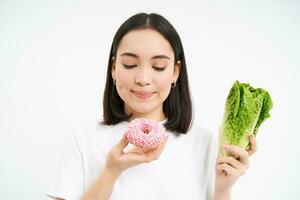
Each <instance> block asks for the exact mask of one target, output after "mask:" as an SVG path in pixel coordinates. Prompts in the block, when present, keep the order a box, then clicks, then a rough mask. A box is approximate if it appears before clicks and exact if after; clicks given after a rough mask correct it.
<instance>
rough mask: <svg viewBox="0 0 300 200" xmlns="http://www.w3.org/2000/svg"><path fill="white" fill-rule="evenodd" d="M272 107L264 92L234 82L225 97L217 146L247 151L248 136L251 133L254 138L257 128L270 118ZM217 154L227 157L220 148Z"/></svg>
mask: <svg viewBox="0 0 300 200" xmlns="http://www.w3.org/2000/svg"><path fill="white" fill-rule="evenodd" d="M272 105H273V103H272V99H271V96H270V95H269V93H268V92H267V91H266V90H264V89H262V88H256V89H255V88H253V87H251V86H250V85H249V84H247V83H239V82H238V81H236V82H235V83H234V84H233V86H232V88H231V89H230V92H229V94H228V96H227V100H226V104H225V110H224V115H223V121H222V124H221V126H220V128H219V145H221V144H233V145H238V146H240V147H241V148H243V149H247V148H248V145H249V140H248V136H249V135H250V134H251V133H253V134H254V136H256V134H257V131H258V128H259V126H260V125H261V124H262V123H263V122H264V121H265V120H266V119H267V118H269V117H270V114H269V111H270V109H271V108H272ZM219 147H220V146H219ZM219 154H221V155H227V154H226V153H225V152H224V151H223V150H222V148H219Z"/></svg>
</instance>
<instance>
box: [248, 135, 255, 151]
mask: <svg viewBox="0 0 300 200" xmlns="http://www.w3.org/2000/svg"><path fill="white" fill-rule="evenodd" d="M249 142H250V145H249V146H250V148H249V149H248V154H249V156H251V155H252V154H254V153H255V152H256V151H257V142H256V139H255V137H254V135H253V134H251V135H250V136H249Z"/></svg>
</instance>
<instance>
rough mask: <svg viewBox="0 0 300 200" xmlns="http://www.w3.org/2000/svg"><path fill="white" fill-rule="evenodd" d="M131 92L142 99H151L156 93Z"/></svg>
mask: <svg viewBox="0 0 300 200" xmlns="http://www.w3.org/2000/svg"><path fill="white" fill-rule="evenodd" d="M131 92H132V93H133V94H134V95H135V96H137V97H138V98H140V99H147V98H150V97H151V96H152V95H153V94H154V93H155V92H137V91H133V90H131Z"/></svg>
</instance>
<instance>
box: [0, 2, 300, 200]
mask: <svg viewBox="0 0 300 200" xmlns="http://www.w3.org/2000/svg"><path fill="white" fill-rule="evenodd" d="M299 10H300V4H299V1H281V2H279V1H276V2H275V1H265V0H261V1H235V2H233V1H210V2H206V1H197V2H194V3H193V2H190V1H184V2H182V3H176V2H175V1H141V0H136V1H126V2H125V1H110V3H103V2H100V1H51V0H49V1H34V0H28V1H3V0H1V1H0V137H1V138H0V162H1V163H0V169H1V170H0V199H9V200H14V199H30V200H33V199H46V197H45V193H46V190H47V187H48V184H49V181H50V180H51V177H52V176H53V175H54V169H55V168H56V167H57V164H58V159H59V155H60V152H61V150H62V148H63V144H64V140H65V139H66V137H67V136H68V135H69V134H70V133H71V128H72V127H73V125H75V124H78V123H83V121H86V120H87V121H89V120H95V119H98V118H100V116H101V113H102V93H103V89H104V82H105V73H106V68H107V63H108V55H109V50H110V45H111V43H112V39H113V36H114V34H115V32H116V30H117V29H118V27H119V26H120V25H121V23H123V21H125V20H126V19H127V18H128V17H130V16H131V15H133V14H136V13H138V12H148V13H150V12H156V13H159V14H162V15H163V16H165V17H166V18H167V19H168V20H169V21H170V22H171V23H172V24H173V25H174V27H175V28H176V29H177V31H178V33H179V34H180V37H181V39H182V42H183V46H184V50H185V55H186V62H187V67H188V73H189V78H190V87H191V92H192V95H193V101H194V106H195V123H198V124H200V125H202V126H204V127H206V128H209V129H211V130H212V131H214V133H215V134H217V129H218V126H219V124H220V122H221V119H222V115H223V109H224V103H225V99H226V96H227V94H228V91H229V89H230V87H231V85H232V84H233V82H234V81H235V80H239V81H241V82H248V83H251V85H252V86H254V87H263V88H265V89H267V90H268V91H269V92H270V94H271V96H272V98H273V101H274V108H273V109H272V111H271V118H270V119H268V120H267V121H266V122H265V123H264V124H263V125H262V126H261V128H260V130H259V133H258V136H257V140H258V151H257V152H256V153H255V154H254V155H253V156H252V157H251V160H250V168H249V170H248V171H247V173H246V174H245V175H244V176H243V177H242V178H241V179H240V180H239V181H238V182H237V184H236V185H235V186H234V190H233V199H235V200H240V199H243V200H250V199H256V200H269V199H270V200H282V199H288V200H294V199H295V200H296V199H300V192H299V191H298V190H297V189H298V187H297V185H298V184H299V182H300V175H299V169H300V162H299V154H300V150H299V147H298V145H299V141H300V133H299V131H298V129H297V125H299V122H300V121H299V119H300V115H299V111H300V106H299V105H300V95H299V89H298V87H299V85H300V81H299V77H300V76H299V75H300V74H299V72H300V70H299V69H298V67H299V64H300V59H299V57H300V56H299V53H300V39H299V35H300V14H299ZM297 79H298V80H297ZM297 123H298V124H297Z"/></svg>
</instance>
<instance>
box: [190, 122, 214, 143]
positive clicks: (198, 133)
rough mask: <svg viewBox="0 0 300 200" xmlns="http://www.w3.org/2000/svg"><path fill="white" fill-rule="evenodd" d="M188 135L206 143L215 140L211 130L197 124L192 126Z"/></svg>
mask: <svg viewBox="0 0 300 200" xmlns="http://www.w3.org/2000/svg"><path fill="white" fill-rule="evenodd" d="M187 134H189V135H191V136H192V137H193V138H196V139H201V140H205V141H211V140H213V139H214V134H213V132H212V131H211V130H210V129H208V128H206V127H204V126H201V125H199V124H197V123H194V124H193V125H192V127H191V128H190V129H189V131H188V133H187Z"/></svg>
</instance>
